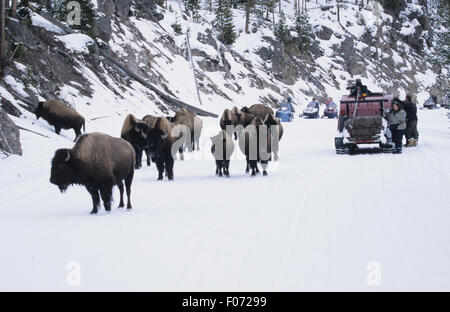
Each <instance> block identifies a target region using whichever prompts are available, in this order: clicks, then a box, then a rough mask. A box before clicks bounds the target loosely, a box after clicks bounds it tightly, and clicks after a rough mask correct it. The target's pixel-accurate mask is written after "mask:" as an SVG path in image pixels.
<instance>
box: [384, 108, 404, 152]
mask: <svg viewBox="0 0 450 312" xmlns="http://www.w3.org/2000/svg"><path fill="white" fill-rule="evenodd" d="M387 120H388V126H389V130H391V133H392V141H393V142H394V144H395V151H394V154H401V152H402V139H403V135H404V134H405V129H406V112H405V111H404V110H403V107H402V104H401V101H399V100H398V99H394V102H393V103H392V109H391V110H390V111H389V112H388V115H387Z"/></svg>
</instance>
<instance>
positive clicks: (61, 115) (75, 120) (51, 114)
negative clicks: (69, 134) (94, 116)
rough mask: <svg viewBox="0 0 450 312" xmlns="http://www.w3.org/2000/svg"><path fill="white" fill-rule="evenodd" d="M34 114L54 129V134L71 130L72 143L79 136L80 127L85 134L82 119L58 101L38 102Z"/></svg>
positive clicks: (74, 111)
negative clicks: (62, 130) (73, 138)
mask: <svg viewBox="0 0 450 312" xmlns="http://www.w3.org/2000/svg"><path fill="white" fill-rule="evenodd" d="M34 113H35V115H36V118H37V119H39V118H40V117H42V118H43V119H45V120H46V121H47V122H48V123H49V124H50V125H52V126H53V127H55V132H56V134H59V133H60V132H61V129H73V130H74V131H75V140H74V142H75V141H76V140H77V138H78V137H79V136H80V135H81V128H82V127H83V131H84V132H86V129H85V120H84V117H83V116H81V115H80V114H79V113H78V112H77V111H76V110H74V109H73V108H71V107H68V106H67V105H65V104H63V103H62V102H60V101H58V100H55V99H50V100H47V101H45V102H39V103H38V106H37V108H36V111H35V112H34Z"/></svg>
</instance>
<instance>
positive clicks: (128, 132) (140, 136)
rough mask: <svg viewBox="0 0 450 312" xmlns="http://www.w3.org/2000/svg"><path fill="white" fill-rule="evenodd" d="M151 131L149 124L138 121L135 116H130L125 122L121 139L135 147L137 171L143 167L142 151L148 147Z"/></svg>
mask: <svg viewBox="0 0 450 312" xmlns="http://www.w3.org/2000/svg"><path fill="white" fill-rule="evenodd" d="M150 130H151V129H150V128H149V127H148V126H147V123H145V122H143V121H142V120H139V119H137V118H136V117H135V116H134V115H133V114H128V115H127V117H125V120H124V121H123V125H122V131H121V133H120V137H121V138H122V139H124V140H125V141H127V142H129V143H130V144H131V146H133V148H134V151H135V154H136V161H135V168H136V169H139V168H141V167H142V151H143V150H144V149H145V148H146V147H147V146H148V143H147V138H148V136H149V132H150Z"/></svg>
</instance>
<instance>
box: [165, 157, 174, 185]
mask: <svg viewBox="0 0 450 312" xmlns="http://www.w3.org/2000/svg"><path fill="white" fill-rule="evenodd" d="M173 163H174V161H173V158H172V156H171V155H170V154H169V155H167V158H166V161H165V167H166V172H167V178H168V179H169V180H170V181H172V180H173Z"/></svg>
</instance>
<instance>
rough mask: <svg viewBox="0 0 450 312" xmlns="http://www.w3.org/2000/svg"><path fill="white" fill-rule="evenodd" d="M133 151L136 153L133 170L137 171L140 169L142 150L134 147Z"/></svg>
mask: <svg viewBox="0 0 450 312" xmlns="http://www.w3.org/2000/svg"><path fill="white" fill-rule="evenodd" d="M134 150H135V151H136V163H135V165H134V168H135V169H139V168H141V167H142V148H140V147H138V146H134Z"/></svg>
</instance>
